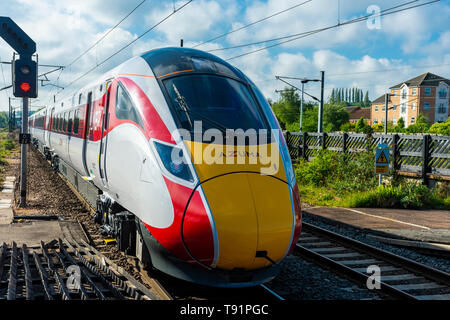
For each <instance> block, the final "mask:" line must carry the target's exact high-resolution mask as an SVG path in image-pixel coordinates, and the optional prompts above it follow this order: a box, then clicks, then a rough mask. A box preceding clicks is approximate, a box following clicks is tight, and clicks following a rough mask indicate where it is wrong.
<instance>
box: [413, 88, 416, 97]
mask: <svg viewBox="0 0 450 320" xmlns="http://www.w3.org/2000/svg"><path fill="white" fill-rule="evenodd" d="M412 95H413V96H415V95H417V88H412Z"/></svg>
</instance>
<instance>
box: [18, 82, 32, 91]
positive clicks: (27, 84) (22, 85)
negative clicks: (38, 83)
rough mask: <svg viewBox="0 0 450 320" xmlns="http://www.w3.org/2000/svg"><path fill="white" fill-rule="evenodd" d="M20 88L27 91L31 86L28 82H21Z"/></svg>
mask: <svg viewBox="0 0 450 320" xmlns="http://www.w3.org/2000/svg"><path fill="white" fill-rule="evenodd" d="M20 89H22V90H23V91H25V92H28V91H29V90H30V89H31V86H30V84H29V83H28V82H22V84H21V85H20Z"/></svg>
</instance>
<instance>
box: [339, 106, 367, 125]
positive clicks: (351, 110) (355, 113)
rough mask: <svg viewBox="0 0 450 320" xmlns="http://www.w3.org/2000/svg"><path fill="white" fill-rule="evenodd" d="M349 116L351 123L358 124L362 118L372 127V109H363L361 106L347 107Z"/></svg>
mask: <svg viewBox="0 0 450 320" xmlns="http://www.w3.org/2000/svg"><path fill="white" fill-rule="evenodd" d="M345 110H347V112H348V115H349V122H350V123H356V122H358V120H359V119H361V117H362V118H363V119H364V120H365V121H366V123H367V124H368V125H371V123H372V121H371V118H370V108H361V107H360V106H349V107H346V108H345Z"/></svg>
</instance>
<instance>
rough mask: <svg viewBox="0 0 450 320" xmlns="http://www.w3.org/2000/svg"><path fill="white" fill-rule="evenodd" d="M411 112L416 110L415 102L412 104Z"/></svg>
mask: <svg viewBox="0 0 450 320" xmlns="http://www.w3.org/2000/svg"><path fill="white" fill-rule="evenodd" d="M411 110H416V103H415V102H413V103H411Z"/></svg>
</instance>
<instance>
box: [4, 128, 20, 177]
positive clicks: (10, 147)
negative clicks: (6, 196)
mask: <svg viewBox="0 0 450 320" xmlns="http://www.w3.org/2000/svg"><path fill="white" fill-rule="evenodd" d="M16 150H18V143H17V142H16V141H15V140H14V139H10V138H9V137H8V130H7V129H2V130H1V131H0V174H1V173H3V171H4V167H5V166H6V165H8V162H7V161H6V158H7V157H8V156H9V155H10V154H11V152H14V151H16ZM1 181H3V177H2V176H1V175H0V182H1Z"/></svg>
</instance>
